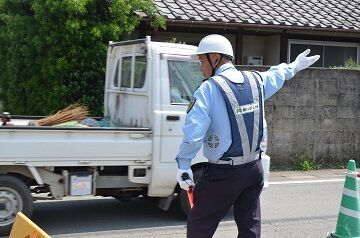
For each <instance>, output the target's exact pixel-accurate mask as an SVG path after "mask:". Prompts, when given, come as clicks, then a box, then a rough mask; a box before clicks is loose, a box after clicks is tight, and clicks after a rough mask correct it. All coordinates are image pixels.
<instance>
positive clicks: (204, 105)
mask: <svg viewBox="0 0 360 238" xmlns="http://www.w3.org/2000/svg"><path fill="white" fill-rule="evenodd" d="M245 73H246V74H247V75H249V72H245ZM258 73H259V74H260V75H261V77H262V79H263V84H264V94H265V100H266V99H268V98H269V97H271V96H272V95H274V94H275V93H276V92H277V91H278V90H279V89H280V88H281V87H282V86H283V85H284V81H285V80H288V79H291V78H292V77H293V76H294V75H295V73H296V71H295V69H294V68H291V65H288V64H285V63H283V64H280V65H277V66H273V67H271V68H270V69H269V70H268V71H265V72H258ZM219 74H221V75H222V76H224V77H226V78H227V79H229V80H230V81H232V82H234V83H242V82H244V79H243V76H242V74H241V73H240V72H239V71H238V70H237V69H236V68H235V67H234V65H233V64H231V63H227V64H224V65H222V66H220V67H219V68H218V69H217V70H216V72H215V75H219ZM194 99H196V101H195V103H194V105H193V106H192V108H191V110H190V111H189V112H188V114H187V115H186V119H185V124H184V126H183V133H184V138H183V142H182V143H181V145H180V149H179V153H178V155H177V156H176V161H177V162H178V167H179V168H180V169H184V170H187V169H190V167H191V160H192V159H193V158H194V157H195V155H196V154H197V152H198V151H199V150H200V148H201V146H202V145H204V146H203V153H204V156H205V157H206V158H207V159H208V160H210V161H217V160H218V159H219V158H221V157H222V155H223V154H224V153H225V152H226V151H227V150H228V149H229V147H230V145H231V142H232V140H231V127H230V121H229V117H228V112H227V109H226V105H225V101H224V98H223V96H222V95H221V93H220V91H219V89H218V88H217V86H216V85H215V84H214V82H212V80H206V81H204V82H203V83H202V84H201V85H200V87H199V88H198V89H197V90H196V91H195V92H194Z"/></svg>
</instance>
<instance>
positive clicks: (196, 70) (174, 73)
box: [168, 60, 203, 104]
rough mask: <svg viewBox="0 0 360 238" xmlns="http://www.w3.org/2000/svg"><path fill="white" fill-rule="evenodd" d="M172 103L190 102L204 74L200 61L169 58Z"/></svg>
mask: <svg viewBox="0 0 360 238" xmlns="http://www.w3.org/2000/svg"><path fill="white" fill-rule="evenodd" d="M168 67H169V78H170V95H171V103H172V104H175V103H180V104H188V103H189V102H190V101H191V98H192V96H193V94H194V92H195V90H196V89H197V88H198V87H199V86H200V84H201V82H202V80H203V76H202V74H201V71H200V62H198V61H177V60H169V61H168Z"/></svg>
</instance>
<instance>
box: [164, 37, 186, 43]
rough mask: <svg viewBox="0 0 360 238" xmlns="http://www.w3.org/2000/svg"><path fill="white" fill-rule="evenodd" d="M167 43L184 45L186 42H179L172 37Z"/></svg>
mask: <svg viewBox="0 0 360 238" xmlns="http://www.w3.org/2000/svg"><path fill="white" fill-rule="evenodd" d="M168 42H169V43H177V44H186V42H183V41H179V40H178V39H177V38H176V37H172V38H171V39H170V40H168Z"/></svg>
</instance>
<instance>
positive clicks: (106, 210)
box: [32, 198, 232, 235]
mask: <svg viewBox="0 0 360 238" xmlns="http://www.w3.org/2000/svg"><path fill="white" fill-rule="evenodd" d="M229 219H232V213H229V214H228V215H227V216H226V218H225V219H224V220H229ZM32 220H33V221H34V222H35V223H36V224H37V225H39V226H40V227H41V228H42V229H43V230H45V231H46V232H47V233H49V234H51V235H59V234H70V233H83V232H100V231H110V230H125V229H137V228H147V227H162V226H175V225H185V224H186V218H185V217H184V216H182V215H181V214H180V213H179V212H178V211H177V210H176V209H175V208H174V207H171V208H170V210H169V211H167V212H166V211H162V210H160V209H159V208H158V207H157V201H156V200H155V199H149V198H137V199H134V200H132V201H131V202H123V201H118V200H116V199H111V198H100V199H91V200H71V201H50V202H36V203H35V204H34V214H33V216H32Z"/></svg>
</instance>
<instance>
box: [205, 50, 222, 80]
mask: <svg viewBox="0 0 360 238" xmlns="http://www.w3.org/2000/svg"><path fill="white" fill-rule="evenodd" d="M205 55H206V58H207V60H208V62H209V64H210V67H211V76H210V77H212V76H214V75H215V71H216V69H217V67H218V66H219V64H220V62H221V60H222V58H223V54H220V56H221V57H220V60H219V62H218V63H217V64H216V65H215V67H213V65H212V63H211V61H210V55H209V53H206V54H205Z"/></svg>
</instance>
